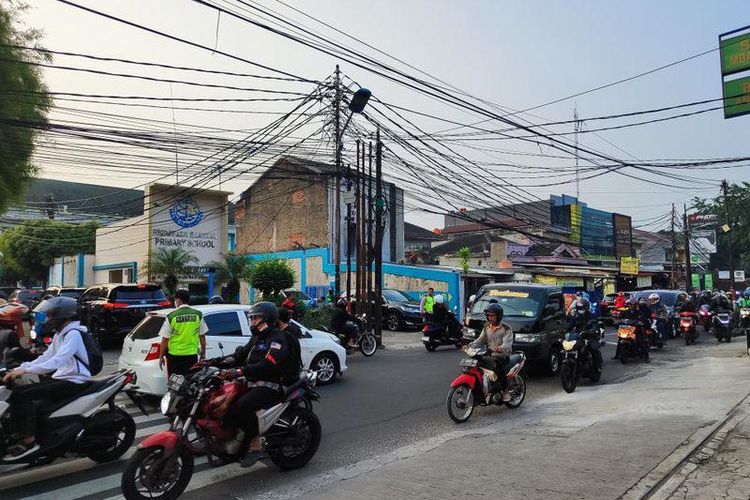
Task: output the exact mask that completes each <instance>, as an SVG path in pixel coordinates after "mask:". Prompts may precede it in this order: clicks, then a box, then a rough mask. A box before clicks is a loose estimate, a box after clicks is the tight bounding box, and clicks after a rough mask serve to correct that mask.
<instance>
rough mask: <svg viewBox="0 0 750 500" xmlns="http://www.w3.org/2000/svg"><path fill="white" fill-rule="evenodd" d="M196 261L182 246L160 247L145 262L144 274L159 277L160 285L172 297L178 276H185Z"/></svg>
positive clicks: (178, 280)
mask: <svg viewBox="0 0 750 500" xmlns="http://www.w3.org/2000/svg"><path fill="white" fill-rule="evenodd" d="M197 263H198V259H197V258H195V255H193V254H192V253H190V252H188V251H187V250H183V249H182V248H168V249H167V248H160V249H159V250H157V251H156V252H154V253H153V255H151V258H150V259H149V260H148V262H146V267H145V269H144V274H146V276H147V277H148V279H152V277H153V278H155V279H159V278H160V279H161V282H162V286H164V288H165V289H166V291H167V294H168V295H169V296H170V297H174V294H175V292H176V291H177V284H178V283H179V282H180V276H187V275H189V274H190V273H191V272H192V271H193V269H192V268H193V266H195V265H196V264H197Z"/></svg>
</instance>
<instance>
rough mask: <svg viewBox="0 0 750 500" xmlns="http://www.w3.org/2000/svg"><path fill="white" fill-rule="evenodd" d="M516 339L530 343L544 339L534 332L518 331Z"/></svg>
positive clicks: (536, 342)
mask: <svg viewBox="0 0 750 500" xmlns="http://www.w3.org/2000/svg"><path fill="white" fill-rule="evenodd" d="M515 340H517V341H518V342H526V343H528V344H538V343H540V342H541V341H542V338H541V337H540V336H539V335H536V334H534V333H517V334H516V336H515Z"/></svg>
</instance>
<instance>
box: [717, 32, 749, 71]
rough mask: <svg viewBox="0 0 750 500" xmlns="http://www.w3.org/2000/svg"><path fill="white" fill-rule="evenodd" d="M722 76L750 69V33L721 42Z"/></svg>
mask: <svg viewBox="0 0 750 500" xmlns="http://www.w3.org/2000/svg"><path fill="white" fill-rule="evenodd" d="M719 54H720V57H721V75H722V76H726V75H731V74H732V73H737V72H739V71H745V70H746V69H750V33H745V34H743V35H738V36H733V37H731V38H724V39H723V40H721V39H720V40H719Z"/></svg>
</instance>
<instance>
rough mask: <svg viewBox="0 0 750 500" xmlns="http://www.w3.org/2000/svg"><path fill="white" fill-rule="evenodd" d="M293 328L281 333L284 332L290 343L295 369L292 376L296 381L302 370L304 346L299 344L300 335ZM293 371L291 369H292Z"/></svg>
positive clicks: (292, 362) (291, 360)
mask: <svg viewBox="0 0 750 500" xmlns="http://www.w3.org/2000/svg"><path fill="white" fill-rule="evenodd" d="M290 330H291V329H289V328H287V329H285V330H282V331H281V333H283V334H284V336H285V337H286V341H287V343H289V350H290V351H291V352H290V358H291V359H290V362H291V364H292V367H293V369H294V374H293V375H292V378H293V379H294V381H296V380H297V379H298V378H299V372H300V371H302V368H303V367H302V347H301V346H300V344H299V337H298V336H297V335H296V334H295V333H294V332H292V331H290ZM290 372H291V369H290Z"/></svg>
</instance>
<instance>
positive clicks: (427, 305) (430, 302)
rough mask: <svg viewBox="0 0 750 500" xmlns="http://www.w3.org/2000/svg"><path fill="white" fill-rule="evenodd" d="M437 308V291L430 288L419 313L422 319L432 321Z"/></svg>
mask: <svg viewBox="0 0 750 500" xmlns="http://www.w3.org/2000/svg"><path fill="white" fill-rule="evenodd" d="M434 308H435V289H434V288H432V287H430V288H428V289H427V295H425V296H423V297H422V302H421V303H420V304H419V312H421V313H422V317H423V318H424V320H425V322H428V323H429V322H430V321H432V311H433V309H434Z"/></svg>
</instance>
